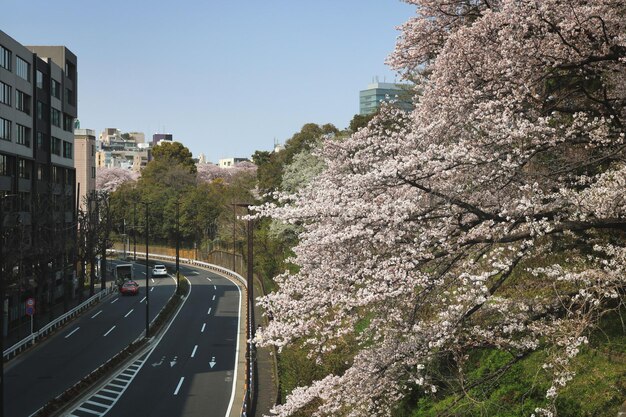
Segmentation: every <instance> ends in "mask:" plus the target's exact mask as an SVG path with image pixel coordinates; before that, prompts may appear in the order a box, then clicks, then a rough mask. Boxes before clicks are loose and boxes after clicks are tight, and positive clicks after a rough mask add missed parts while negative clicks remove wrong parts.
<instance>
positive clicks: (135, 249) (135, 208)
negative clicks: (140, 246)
mask: <svg viewBox="0 0 626 417" xmlns="http://www.w3.org/2000/svg"><path fill="white" fill-rule="evenodd" d="M133 261H137V202H136V201H134V202H133Z"/></svg>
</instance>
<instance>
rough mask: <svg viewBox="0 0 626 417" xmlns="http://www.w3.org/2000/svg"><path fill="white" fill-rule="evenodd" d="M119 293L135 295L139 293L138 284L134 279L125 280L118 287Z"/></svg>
mask: <svg viewBox="0 0 626 417" xmlns="http://www.w3.org/2000/svg"><path fill="white" fill-rule="evenodd" d="M120 294H122V295H137V294H139V284H137V283H136V282H135V281H126V282H125V283H124V284H122V286H121V287H120Z"/></svg>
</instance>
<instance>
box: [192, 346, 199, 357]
mask: <svg viewBox="0 0 626 417" xmlns="http://www.w3.org/2000/svg"><path fill="white" fill-rule="evenodd" d="M196 350H198V345H195V346H194V348H193V352H191V357H192V358H193V357H194V356H196Z"/></svg>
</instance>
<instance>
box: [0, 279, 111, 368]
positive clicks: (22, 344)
mask: <svg viewBox="0 0 626 417" xmlns="http://www.w3.org/2000/svg"><path fill="white" fill-rule="evenodd" d="M109 292H110V289H109V288H106V289H105V290H103V291H100V292H98V294H96V295H94V296H93V297H91V298H89V299H87V300H86V301H84V302H83V303H81V304H80V305H78V306H76V307H74V308H73V309H71V310H70V311H68V312H67V313H65V314H63V315H62V316H59V317H57V318H56V319H54V320H53V321H51V322H50V323H48V324H46V325H45V326H44V327H42V328H41V329H39V330H37V331H36V332H33V333H31V334H30V335H28V336H26V337H25V338H24V339H22V340H20V341H19V342H17V343H16V344H14V345H13V346H11V347H10V348H8V349H6V350H5V351H4V352H2V357H3V358H4V359H11V358H12V357H14V356H15V355H17V354H18V353H20V352H21V351H23V350H24V349H26V348H27V347H29V346H32V345H34V344H35V342H36V341H37V340H39V339H41V338H43V337H45V336H47V335H48V334H49V333H50V332H52V331H53V330H54V329H56V328H57V327H59V326H61V325H63V324H65V322H67V321H68V320H69V319H71V318H73V317H74V316H76V315H78V314H79V313H81V312H82V311H83V310H85V309H87V308H88V307H90V306H91V305H92V304H93V303H95V302H96V301H100V300H101V299H102V298H103V297H105V296H107V295H108V294H109Z"/></svg>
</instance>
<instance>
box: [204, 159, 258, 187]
mask: <svg viewBox="0 0 626 417" xmlns="http://www.w3.org/2000/svg"><path fill="white" fill-rule="evenodd" d="M196 168H197V171H198V173H197V178H198V181H203V182H212V181H214V180H216V179H218V178H219V179H222V180H224V181H225V182H226V183H229V182H230V181H231V180H232V179H233V178H235V177H237V176H239V175H240V174H242V173H248V174H251V175H253V174H255V173H256V165H254V164H253V163H252V162H248V161H242V162H238V163H236V164H235V165H233V166H232V167H230V168H220V167H219V166H217V165H213V164H197V165H196Z"/></svg>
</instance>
